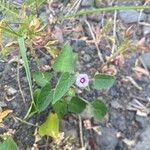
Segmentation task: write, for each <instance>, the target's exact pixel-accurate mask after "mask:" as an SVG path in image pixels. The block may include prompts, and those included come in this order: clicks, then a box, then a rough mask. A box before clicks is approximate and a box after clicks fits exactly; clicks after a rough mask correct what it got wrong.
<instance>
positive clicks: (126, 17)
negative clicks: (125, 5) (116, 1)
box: [119, 10, 146, 24]
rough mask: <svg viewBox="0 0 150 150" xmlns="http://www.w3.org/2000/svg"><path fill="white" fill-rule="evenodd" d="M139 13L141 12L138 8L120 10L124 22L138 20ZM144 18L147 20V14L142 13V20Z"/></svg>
mask: <svg viewBox="0 0 150 150" xmlns="http://www.w3.org/2000/svg"><path fill="white" fill-rule="evenodd" d="M139 15H140V12H138V11H136V10H120V11H119V16H120V19H121V20H122V21H123V22H124V23H127V24H128V23H136V22H138V18H139ZM144 20H146V15H145V14H144V13H142V15H141V17H140V21H144Z"/></svg>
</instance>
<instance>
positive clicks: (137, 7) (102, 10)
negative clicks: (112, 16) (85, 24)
mask: <svg viewBox="0 0 150 150" xmlns="http://www.w3.org/2000/svg"><path fill="white" fill-rule="evenodd" d="M130 9H150V5H148V6H113V7H105V8H98V9H89V10H81V11H79V12H77V13H73V14H71V15H68V16H65V17H61V18H60V19H59V20H64V19H69V18H72V17H77V16H81V15H85V14H91V13H99V12H109V11H115V10H130Z"/></svg>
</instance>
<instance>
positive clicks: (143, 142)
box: [133, 126, 150, 150]
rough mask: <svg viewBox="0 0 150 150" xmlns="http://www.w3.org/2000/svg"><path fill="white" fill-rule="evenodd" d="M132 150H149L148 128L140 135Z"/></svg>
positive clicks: (149, 133) (149, 128) (149, 132)
mask: <svg viewBox="0 0 150 150" xmlns="http://www.w3.org/2000/svg"><path fill="white" fill-rule="evenodd" d="M133 150H150V126H149V127H148V128H146V129H145V130H144V131H143V132H142V133H141V135H140V136H139V141H138V143H137V144H136V146H135V147H134V149H133Z"/></svg>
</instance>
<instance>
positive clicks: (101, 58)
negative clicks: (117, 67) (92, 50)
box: [85, 20, 104, 64]
mask: <svg viewBox="0 0 150 150" xmlns="http://www.w3.org/2000/svg"><path fill="white" fill-rule="evenodd" d="M85 23H86V24H87V26H88V28H89V30H90V33H91V36H92V38H93V40H94V43H95V46H96V49H97V53H98V56H99V58H100V61H101V62H102V63H103V64H104V59H103V57H102V54H101V51H100V49H99V47H98V44H97V42H96V38H95V35H94V33H93V31H92V28H91V25H90V24H89V22H88V21H87V20H85Z"/></svg>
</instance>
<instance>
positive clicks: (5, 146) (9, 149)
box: [0, 137, 19, 150]
mask: <svg viewBox="0 0 150 150" xmlns="http://www.w3.org/2000/svg"><path fill="white" fill-rule="evenodd" d="M0 150H19V148H18V147H17V145H16V143H15V142H14V140H13V138H12V137H7V138H6V140H4V142H3V143H0Z"/></svg>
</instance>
